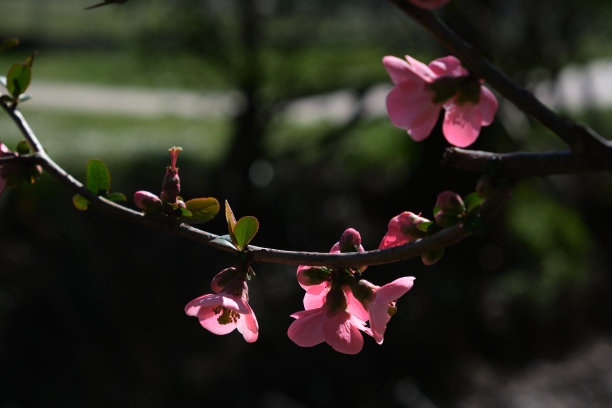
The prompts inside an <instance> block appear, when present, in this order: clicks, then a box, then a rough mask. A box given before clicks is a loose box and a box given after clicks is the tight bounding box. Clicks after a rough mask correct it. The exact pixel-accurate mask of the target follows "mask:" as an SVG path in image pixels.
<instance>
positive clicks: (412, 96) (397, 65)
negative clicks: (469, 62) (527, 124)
mask: <svg viewBox="0 0 612 408" xmlns="http://www.w3.org/2000/svg"><path fill="white" fill-rule="evenodd" d="M383 64H384V65H385V68H386V69H387V72H388V73H389V75H390V76H391V80H392V82H393V83H394V84H395V87H394V88H393V89H392V90H391V92H389V94H388V95H387V112H388V113H389V118H390V119H391V122H392V123H393V124H394V125H395V126H397V127H399V128H402V129H406V130H407V131H408V134H409V135H410V137H412V139H413V140H415V141H417V142H420V141H422V140H424V139H425V138H427V137H428V136H429V134H430V133H431V131H432V129H433V127H434V125H435V124H436V121H437V120H438V115H439V113H440V110H441V109H442V108H444V109H445V110H446V113H445V115H444V123H443V125H442V132H443V133H444V137H445V138H446V140H447V141H448V142H449V143H450V144H452V145H455V146H458V147H466V146H469V145H470V144H472V143H474V141H476V139H477V138H478V135H479V134H480V129H481V127H482V126H487V125H489V124H491V122H492V121H493V117H494V116H495V112H496V111H497V100H496V99H495V96H494V95H493V93H492V92H491V91H490V90H489V89H487V88H486V87H484V86H482V82H481V81H480V80H477V79H475V78H473V77H471V76H470V74H469V72H468V71H467V70H466V69H465V68H463V67H462V66H461V62H460V61H459V60H458V59H457V58H455V57H453V56H447V57H444V58H438V59H436V60H434V61H432V62H431V63H430V64H429V65H425V64H423V63H422V62H420V61H418V60H415V59H414V58H412V57H410V56H408V55H407V56H406V60H402V59H400V58H396V57H392V56H386V57H384V58H383Z"/></svg>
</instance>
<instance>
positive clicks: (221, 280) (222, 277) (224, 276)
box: [210, 266, 244, 293]
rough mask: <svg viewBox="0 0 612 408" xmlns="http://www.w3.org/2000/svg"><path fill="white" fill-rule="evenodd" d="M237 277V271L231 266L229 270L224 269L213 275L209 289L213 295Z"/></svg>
mask: <svg viewBox="0 0 612 408" xmlns="http://www.w3.org/2000/svg"><path fill="white" fill-rule="evenodd" d="M237 275H238V269H236V268H234V267H233V266H232V267H230V268H225V269H224V270H222V271H221V272H219V273H218V274H217V275H215V277H214V278H213V280H212V282H210V288H211V289H212V291H213V292H214V293H219V292H220V291H221V289H223V287H224V286H226V285H227V284H228V283H230V282H231V281H232V280H234V278H236V276H237ZM243 280H244V279H243Z"/></svg>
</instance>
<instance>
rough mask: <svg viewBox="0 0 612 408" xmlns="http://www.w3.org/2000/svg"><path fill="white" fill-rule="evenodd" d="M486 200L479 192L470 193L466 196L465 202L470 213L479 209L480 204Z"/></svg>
mask: <svg viewBox="0 0 612 408" xmlns="http://www.w3.org/2000/svg"><path fill="white" fill-rule="evenodd" d="M483 201H484V198H482V197H480V196H479V195H478V194H477V193H470V194H468V196H467V197H465V200H464V203H465V208H466V209H467V212H468V213H471V212H472V211H474V210H476V209H478V208H479V207H480V204H482V202H483Z"/></svg>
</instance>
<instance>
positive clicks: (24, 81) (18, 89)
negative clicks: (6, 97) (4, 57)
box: [6, 64, 32, 99]
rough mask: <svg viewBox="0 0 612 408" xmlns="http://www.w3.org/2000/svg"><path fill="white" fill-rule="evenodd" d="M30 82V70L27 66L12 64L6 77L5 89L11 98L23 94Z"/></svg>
mask: <svg viewBox="0 0 612 408" xmlns="http://www.w3.org/2000/svg"><path fill="white" fill-rule="evenodd" d="M31 81H32V69H31V68H30V67H29V66H28V65H27V64H14V65H13V66H12V67H11V69H10V70H9V72H8V74H7V75H6V89H7V90H8V91H9V93H10V94H11V95H13V98H15V99H16V98H18V97H19V95H21V94H22V93H24V92H25V91H26V89H28V86H30V82H31Z"/></svg>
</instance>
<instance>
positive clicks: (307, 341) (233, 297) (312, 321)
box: [185, 228, 414, 354]
mask: <svg viewBox="0 0 612 408" xmlns="http://www.w3.org/2000/svg"><path fill="white" fill-rule="evenodd" d="M389 239H390V238H389ZM402 239H403V238H401V239H397V240H395V241H394V242H403V241H402ZM389 245H391V244H389ZM398 245H399V244H398ZM363 251H364V249H363V246H362V245H361V236H360V235H359V233H358V232H357V231H356V230H354V229H353V228H349V229H347V230H346V231H345V232H344V233H343V234H342V236H341V237H340V240H339V241H338V242H336V243H335V244H334V245H333V246H332V248H331V250H330V252H331V253H340V252H363ZM364 269H365V267H362V268H336V267H330V268H328V267H318V266H304V265H301V266H299V267H298V269H297V279H298V283H299V284H300V286H302V288H303V289H304V290H305V291H306V294H305V295H304V300H303V303H304V310H303V311H300V312H296V313H294V314H292V315H291V317H293V318H295V319H296V320H295V321H294V322H293V323H292V324H291V325H290V326H289V329H288V331H287V334H288V336H289V338H290V339H291V340H292V341H293V342H295V343H296V344H297V345H299V346H302V347H312V346H315V345H317V344H320V343H324V342H325V343H327V344H329V345H330V346H331V347H332V348H333V349H334V350H336V351H339V352H341V353H346V354H356V353H358V352H359V351H360V350H361V349H362V347H363V336H362V334H361V333H362V332H363V333H366V334H367V335H369V336H371V337H373V338H374V340H375V341H376V342H377V343H378V344H382V342H383V339H384V334H385V330H386V328H387V323H388V322H389V320H390V319H391V316H393V315H394V314H395V313H396V312H397V305H396V302H397V300H398V299H399V298H400V297H401V296H403V295H404V294H405V293H406V292H408V291H409V290H410V289H411V288H412V285H413V281H414V277H412V276H406V277H402V278H399V279H396V280H394V281H393V282H390V283H388V284H386V285H384V286H382V287H380V286H377V285H374V284H372V283H370V282H368V281H367V280H365V279H361V272H362V271H363V270H364ZM247 277H248V267H245V268H235V267H232V268H227V269H224V270H223V271H221V272H219V273H218V274H217V276H215V278H214V279H213V281H212V283H211V288H212V291H213V294H207V295H204V296H201V297H199V298H197V299H194V300H192V301H191V302H189V303H188V304H187V306H186V307H185V313H186V314H187V315H189V316H195V317H197V318H198V320H199V321H200V324H201V325H202V326H203V327H204V328H205V329H207V330H209V331H210V332H212V333H214V334H227V333H230V332H232V331H233V330H234V329H238V331H239V332H240V333H241V334H242V335H243V337H244V339H245V340H246V341H247V342H254V341H255V340H257V336H258V325H257V319H256V318H255V314H254V313H253V310H252V309H251V307H250V306H249V303H248V288H247V283H246V281H247Z"/></svg>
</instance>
